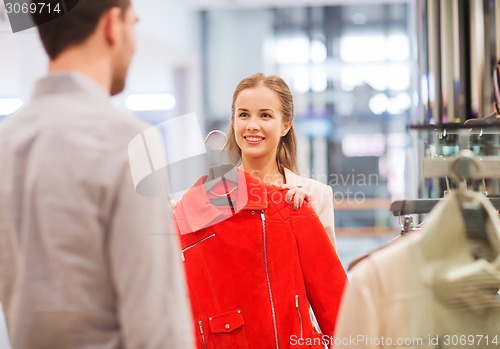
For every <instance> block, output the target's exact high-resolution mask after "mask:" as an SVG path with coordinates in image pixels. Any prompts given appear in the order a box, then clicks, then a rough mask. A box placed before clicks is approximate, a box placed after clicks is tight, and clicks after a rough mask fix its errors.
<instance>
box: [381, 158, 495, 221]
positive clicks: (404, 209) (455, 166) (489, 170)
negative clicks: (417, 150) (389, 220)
mask: <svg viewBox="0 0 500 349" xmlns="http://www.w3.org/2000/svg"><path fill="white" fill-rule="evenodd" d="M423 175H424V177H425V178H452V179H453V180H454V181H455V182H456V183H457V184H459V183H462V184H463V182H464V181H467V180H471V179H486V178H489V179H493V178H496V179H497V178H500V156H482V157H478V156H476V155H475V154H474V153H473V152H472V151H470V150H468V149H466V150H462V151H461V152H460V153H459V155H457V156H456V157H454V158H445V157H435V158H428V159H424V161H423ZM489 199H490V201H491V203H492V204H493V206H495V208H496V209H497V210H500V197H490V198H489ZM439 201H440V199H413V200H399V201H394V202H392V203H391V207H390V211H391V212H392V214H393V215H394V216H402V215H408V214H423V213H429V212H430V211H431V210H432V209H433V208H434V206H435V205H436V204H437V203H438V202H439Z"/></svg>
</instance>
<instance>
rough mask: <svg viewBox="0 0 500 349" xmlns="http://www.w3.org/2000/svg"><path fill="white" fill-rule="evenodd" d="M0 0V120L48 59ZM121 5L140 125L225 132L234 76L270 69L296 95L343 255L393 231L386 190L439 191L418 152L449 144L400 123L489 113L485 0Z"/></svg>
mask: <svg viewBox="0 0 500 349" xmlns="http://www.w3.org/2000/svg"><path fill="white" fill-rule="evenodd" d="M1 5H2V2H1V1H0V47H1V50H0V118H8V117H9V115H11V114H12V113H13V112H15V111H16V110H17V109H18V108H19V107H20V106H21V105H22V103H23V102H24V101H26V100H27V99H28V98H29V96H30V93H31V88H32V86H33V82H34V81H35V80H36V79H37V78H39V77H41V76H43V75H44V74H45V70H46V66H47V60H46V58H45V56H44V54H43V52H42V48H41V45H40V43H39V41H38V37H37V34H36V31H35V30H33V29H32V30H27V31H24V32H20V33H16V34H12V32H11V30H10V28H9V23H8V19H7V16H6V14H5V12H2V7H1ZM134 6H135V8H136V12H137V13H138V15H139V17H140V22H139V24H138V25H137V40H138V51H137V54H136V56H135V59H134V61H133V66H132V68H131V71H130V74H129V79H128V85H127V89H126V91H125V92H124V93H123V94H122V95H120V96H119V97H115V100H114V101H115V103H116V105H117V106H118V107H120V108H123V109H128V110H129V111H130V112H132V113H134V114H135V115H136V116H137V117H140V118H143V119H146V120H148V121H150V122H152V123H153V124H159V123H161V122H163V121H165V120H168V119H170V118H173V117H176V116H180V115H183V114H186V113H191V112H194V113H196V116H197V118H198V121H199V123H200V125H201V129H202V132H203V133H204V134H207V133H208V132H210V131H211V130H214V129H221V130H224V131H226V130H227V127H228V121H229V117H230V113H231V100H232V93H233V89H234V87H235V86H236V84H237V83H238V82H239V81H240V80H241V79H242V78H243V77H246V76H248V75H250V74H253V73H255V72H263V73H266V74H278V75H280V76H282V77H283V78H284V79H285V81H286V82H287V83H288V84H289V85H290V87H291V88H292V92H293V94H294V98H295V108H296V109H295V115H296V119H295V126H296V129H297V132H298V136H299V139H298V142H299V153H300V154H299V161H300V167H301V171H302V173H303V174H306V175H308V176H310V177H312V178H315V179H318V180H321V181H323V182H325V183H328V184H330V185H331V186H332V188H333V192H334V206H335V229H336V234H337V241H338V242H337V246H338V252H339V255H340V257H341V260H342V262H343V264H344V265H345V266H347V265H348V264H349V263H350V261H351V260H352V259H353V258H355V257H356V256H358V255H360V254H362V253H364V252H366V251H368V250H371V249H373V248H376V247H377V246H379V245H381V244H383V243H384V242H386V241H388V240H389V239H391V238H393V237H395V236H397V235H399V234H400V231H401V227H400V224H401V222H400V219H398V217H395V216H393V214H392V213H391V212H390V211H389V207H390V204H391V202H393V201H394V200H400V199H404V198H418V197H421V198H425V197H440V196H441V193H440V192H439V190H437V189H436V185H437V186H439V183H432V182H429V181H425V180H424V179H423V178H422V176H421V160H422V157H423V156H424V155H425V154H426V153H428V152H436V151H437V152H439V151H447V152H448V155H449V154H451V153H453V151H454V150H453V149H455V148H454V147H456V144H455V143H453V142H454V138H453V137H450V136H447V135H443V134H439V135H437V136H435V135H432V136H429V135H424V134H422V133H418V132H414V131H411V130H409V129H408V125H410V124H438V125H440V124H443V123H448V122H457V123H463V122H464V121H465V120H466V119H469V118H473V117H478V116H483V115H487V114H490V113H491V111H492V109H491V105H492V104H491V102H492V96H493V82H492V78H491V77H492V72H493V69H494V64H495V62H496V60H497V58H499V57H500V53H499V51H500V47H499V44H498V40H499V39H500V31H499V30H498V27H499V25H500V24H499V22H500V21H499V20H498V18H499V13H500V8H499V7H500V1H498V0H355V1H353V0H293V1H284V0H184V1H173V0H141V1H135V3H134ZM436 137H437V138H436ZM442 146H444V147H442ZM445 148H446V149H447V150H446V149H445ZM0 347H2V348H3V346H2V344H1V343H0Z"/></svg>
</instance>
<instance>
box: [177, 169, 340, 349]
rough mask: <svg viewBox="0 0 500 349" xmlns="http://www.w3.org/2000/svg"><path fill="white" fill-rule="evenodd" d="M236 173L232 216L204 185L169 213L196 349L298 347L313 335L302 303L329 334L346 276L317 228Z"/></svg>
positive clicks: (303, 211)
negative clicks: (178, 246) (175, 232)
mask: <svg viewBox="0 0 500 349" xmlns="http://www.w3.org/2000/svg"><path fill="white" fill-rule="evenodd" d="M243 173H244V172H243V171H240V175H239V178H240V179H239V183H238V190H235V192H234V193H233V194H236V192H237V197H238V200H237V201H236V205H235V209H236V212H237V213H236V214H235V215H233V216H231V214H230V213H229V218H228V215H227V214H224V213H227V212H228V209H227V208H222V207H220V206H213V205H212V204H211V203H210V200H209V196H208V194H207V192H206V190H205V188H204V187H203V185H200V184H202V183H203V181H204V178H203V179H200V181H199V182H198V183H197V185H195V186H194V187H193V188H191V189H190V190H189V191H188V192H186V193H185V194H184V196H183V199H182V200H181V201H180V202H179V203H178V204H177V206H176V209H175V218H176V222H177V225H178V229H179V231H180V233H181V248H182V251H181V255H182V259H183V261H184V265H185V270H186V274H187V282H188V287H189V294H190V299H191V305H192V309H193V316H194V322H195V328H196V340H197V345H198V348H200V349H210V348H227V349H239V348H252V349H267V348H280V349H283V348H300V347H301V346H292V345H291V343H292V344H297V343H300V340H299V339H300V338H301V337H302V338H304V340H305V339H307V338H311V336H312V335H313V333H314V330H313V325H312V323H311V320H310V315H309V303H310V304H311V306H312V309H313V310H314V313H315V315H316V318H317V320H318V323H319V326H320V328H321V330H322V332H323V333H324V334H328V335H332V334H333V330H334V328H335V320H336V317H337V311H338V308H339V303H340V300H341V296H342V291H343V288H344V285H345V283H346V280H347V277H346V274H345V271H344V269H343V267H342V265H341V263H340V261H339V258H338V256H337V254H336V252H335V249H334V248H333V246H332V243H331V242H330V240H329V238H328V236H327V234H326V232H325V229H324V228H323V225H322V224H321V222H320V220H319V218H318V216H317V215H316V213H315V212H314V211H313V209H312V208H311V207H310V205H309V204H307V203H304V205H303V206H302V208H300V209H298V210H297V211H294V210H293V205H292V204H290V203H286V202H285V193H286V191H285V190H281V189H280V188H278V187H275V186H271V185H264V184H262V183H261V182H260V181H259V180H258V179H255V178H253V177H251V176H250V175H249V174H247V173H245V174H244V175H243ZM245 177H246V183H245V180H244V179H245ZM245 184H246V188H245ZM229 189H231V188H229ZM218 191H219V192H221V190H220V188H219V189H218ZM235 196H236V195H235ZM246 197H248V202H246V200H245V198H246ZM221 211H222V212H223V213H221ZM222 218H227V219H224V220H222ZM214 222H218V223H217V224H213V223H214ZM317 336H318V335H317ZM306 348H309V346H306ZM317 348H323V347H322V346H318V347H317Z"/></svg>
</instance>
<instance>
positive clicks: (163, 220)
mask: <svg viewBox="0 0 500 349" xmlns="http://www.w3.org/2000/svg"><path fill="white" fill-rule="evenodd" d="M35 16H36V15H35ZM35 21H37V18H35ZM136 22H137V17H136V15H135V13H134V11H133V8H132V7H131V4H130V0H82V1H80V2H79V3H78V4H77V5H76V7H74V8H73V9H72V10H71V11H70V12H69V13H68V14H65V15H64V16H62V17H60V18H58V19H56V20H53V21H50V22H48V23H46V24H44V25H41V26H40V27H39V33H40V38H41V41H42V43H43V46H44V48H45V50H46V51H47V53H48V55H49V58H50V63H49V72H50V73H49V74H48V76H47V77H45V78H43V79H41V80H40V81H38V83H37V84H36V87H35V90H34V94H33V97H32V99H31V101H29V102H28V103H27V105H26V106H25V107H24V108H23V109H22V110H21V111H20V112H19V113H18V114H17V115H15V116H13V117H11V118H9V119H8V120H7V121H5V122H4V123H3V124H2V125H0V164H1V166H2V167H1V170H0V303H2V306H3V308H4V311H5V317H6V320H7V327H8V331H9V336H10V340H11V343H12V347H13V349H28V348H29V349H36V348H47V349H49V348H50V349H59V348H63V349H64V348H71V349H78V348H103V349H104V348H127V349H130V348H162V349H164V348H172V349H177V348H179V349H180V348H182V349H184V348H192V347H193V338H192V327H191V325H190V323H191V320H190V309H189V306H188V303H187V296H186V290H185V284H184V279H183V273H182V269H181V267H180V258H179V255H178V253H177V248H178V245H177V244H178V241H177V240H176V239H177V237H176V234H174V233H173V230H172V226H171V218H170V216H169V214H170V211H171V210H170V208H169V206H168V202H167V201H166V198H162V199H159V198H147V197H141V196H140V195H138V194H137V193H136V192H135V191H134V185H133V183H132V178H131V174H130V168H129V162H128V152H127V147H128V143H129V141H130V140H131V139H132V138H134V136H136V135H137V134H140V133H141V131H142V130H144V129H145V125H143V124H142V123H141V122H139V121H137V120H136V119H134V118H132V117H130V116H127V115H122V114H121V113H119V112H118V111H116V110H115V109H113V107H112V105H111V103H110V101H109V95H114V94H117V93H119V92H121V91H122V90H123V88H124V84H125V78H126V75H127V70H128V67H129V63H130V60H131V57H132V55H133V52H134V49H135V42H134V30H133V27H134V24H135V23H136Z"/></svg>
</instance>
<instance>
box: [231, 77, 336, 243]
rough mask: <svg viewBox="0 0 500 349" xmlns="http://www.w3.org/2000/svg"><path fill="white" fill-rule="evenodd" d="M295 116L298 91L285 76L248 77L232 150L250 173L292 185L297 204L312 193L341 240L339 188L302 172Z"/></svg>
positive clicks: (237, 94)
mask: <svg viewBox="0 0 500 349" xmlns="http://www.w3.org/2000/svg"><path fill="white" fill-rule="evenodd" d="M293 119H294V107H293V96H292V93H291V92H290V89H289V87H288V85H287V84H286V83H285V81H284V80H283V79H282V78H280V77H278V76H276V75H269V76H265V75H264V74H261V73H257V74H254V75H251V76H249V77H247V78H244V79H243V80H242V81H240V83H239V84H238V85H237V86H236V89H235V91H234V94H233V103H232V115H231V124H230V129H229V133H228V142H227V145H226V149H227V150H229V151H230V153H231V154H234V158H233V162H235V164H237V163H238V162H239V161H240V159H241V167H242V168H243V169H244V170H245V171H246V172H249V173H251V174H252V175H253V176H254V177H257V178H259V179H260V180H262V181H263V182H265V183H268V184H273V185H276V186H281V187H283V188H288V189H289V190H288V193H287V196H286V199H287V201H289V202H291V201H292V200H293V201H294V207H296V208H298V207H300V206H301V204H302V201H303V200H304V198H307V200H308V201H309V203H310V204H311V206H312V208H313V209H314V211H315V212H316V214H317V215H318V217H319V219H320V221H321V223H322V224H323V226H324V227H325V230H326V231H327V234H328V236H329V238H330V240H331V242H332V244H333V245H335V230H334V212H333V191H332V188H331V187H330V186H328V185H326V184H323V183H321V182H319V181H316V180H313V179H310V178H307V177H303V176H301V175H299V171H298V166H297V141H296V137H295V131H294V128H293Z"/></svg>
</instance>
